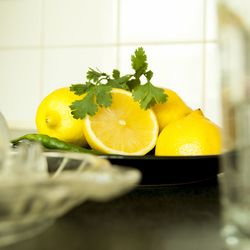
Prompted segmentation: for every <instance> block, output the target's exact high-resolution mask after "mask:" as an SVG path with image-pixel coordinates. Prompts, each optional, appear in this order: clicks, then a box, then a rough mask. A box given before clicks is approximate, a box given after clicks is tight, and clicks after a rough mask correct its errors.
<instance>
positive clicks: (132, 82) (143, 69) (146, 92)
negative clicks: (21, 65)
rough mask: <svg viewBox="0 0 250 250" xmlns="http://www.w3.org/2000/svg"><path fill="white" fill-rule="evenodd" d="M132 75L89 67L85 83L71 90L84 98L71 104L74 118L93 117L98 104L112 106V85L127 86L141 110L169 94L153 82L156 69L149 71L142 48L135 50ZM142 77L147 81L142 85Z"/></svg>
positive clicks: (162, 101)
mask: <svg viewBox="0 0 250 250" xmlns="http://www.w3.org/2000/svg"><path fill="white" fill-rule="evenodd" d="M131 66H132V69H133V70H134V73H133V74H126V75H121V73H120V71H119V70H117V69H114V70H113V72H112V75H109V74H107V73H104V72H101V71H100V70H99V69H93V68H89V70H88V72H87V76H86V78H87V81H86V82H85V84H72V85H71V86H70V90H71V91H72V92H74V93H75V94H76V95H79V96H80V95H83V94H85V95H84V96H83V98H82V99H80V100H77V101H74V102H73V103H72V104H71V105H70V108H71V114H72V115H73V117H74V118H75V119H83V118H84V117H85V116H86V115H90V116H93V115H95V114H96V112H97V111H98V107H109V106H110V105H111V104H112V95H111V91H112V89H113V88H120V89H125V90H128V91H130V92H132V97H133V99H134V100H135V101H137V102H139V104H140V107H141V108H142V109H148V108H151V107H152V106H154V105H155V104H156V103H164V102H166V101H167V95H166V94H165V93H164V90H163V89H162V88H159V87H156V86H154V85H153V84H152V82H151V79H152V77H153V72H152V71H151V70H148V63H147V56H146V54H145V51H144V49H143V48H142V47H139V48H138V49H136V50H135V52H134V54H133V55H132V56H131ZM142 77H143V78H144V79H145V80H146V82H145V83H144V84H142Z"/></svg>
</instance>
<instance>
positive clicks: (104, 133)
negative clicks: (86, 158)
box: [83, 89, 159, 155]
mask: <svg viewBox="0 0 250 250" xmlns="http://www.w3.org/2000/svg"><path fill="white" fill-rule="evenodd" d="M111 94H112V104H111V106H110V107H107V108H99V110H98V112H97V113H96V114H95V115H94V116H86V117H85V119H84V121H83V122H84V134H85V136H86V139H87V142H88V144H89V145H90V146H91V147H92V148H94V149H96V150H98V151H101V152H103V153H108V154H122V155H145V154H146V153H148V152H149V151H150V150H152V149H153V148H154V146H155V144H156V140H157V137H158V131H159V130H158V122H157V118H156V116H155V114H154V112H153V111H152V110H151V109H148V110H143V109H141V108H140V106H139V104H138V102H135V101H134V100H133V98H132V95H131V93H130V92H128V91H125V90H122V89H113V90H112V93H111Z"/></svg>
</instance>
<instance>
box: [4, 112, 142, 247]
mask: <svg viewBox="0 0 250 250" xmlns="http://www.w3.org/2000/svg"><path fill="white" fill-rule="evenodd" d="M9 139H10V137H9V131H8V128H7V124H6V122H5V120H4V117H3V115H2V114H1V113H0V194H1V195H0V247H1V246H5V245H9V244H12V243H15V242H17V241H20V240H23V239H26V238H30V237H33V236H35V235H36V234H38V233H40V232H42V231H44V230H45V229H47V228H48V227H49V226H51V225H52V224H53V223H54V221H55V220H56V219H57V218H58V217H61V216H62V215H64V214H65V213H67V212H68V211H69V210H70V209H72V208H73V207H74V206H76V205H79V204H80V203H82V202H84V201H86V200H95V201H100V202H101V201H102V202H103V201H107V200H110V199H112V198H114V197H117V196H119V195H122V194H124V193H126V192H128V191H130V190H131V189H133V188H135V187H136V185H137V184H138V183H139V182H140V179H141V173H140V172H139V171H138V170H137V169H132V168H126V167H122V166H114V165H111V164H110V162H109V161H107V160H105V159H103V158H101V157H97V156H94V155H88V154H80V153H65V152H43V150H42V148H41V146H40V144H38V143H30V142H27V141H23V142H22V143H21V144H20V145H19V146H18V147H17V148H12V147H11V146H10V141H9Z"/></svg>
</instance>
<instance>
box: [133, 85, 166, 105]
mask: <svg viewBox="0 0 250 250" xmlns="http://www.w3.org/2000/svg"><path fill="white" fill-rule="evenodd" d="M132 96H133V98H134V100H135V101H138V102H139V103H140V107H141V108H142V109H148V108H151V107H152V106H153V105H155V104H156V103H164V102H166V100H167V95H166V94H165V93H164V90H163V89H161V88H158V87H155V86H153V85H152V84H151V83H150V82H147V83H146V84H144V85H138V86H137V87H136V88H135V89H134V90H133V91H132Z"/></svg>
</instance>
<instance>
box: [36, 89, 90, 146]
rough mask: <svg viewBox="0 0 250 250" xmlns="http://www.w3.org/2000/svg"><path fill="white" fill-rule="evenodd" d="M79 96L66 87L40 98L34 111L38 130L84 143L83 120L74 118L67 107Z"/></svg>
mask: <svg viewBox="0 0 250 250" xmlns="http://www.w3.org/2000/svg"><path fill="white" fill-rule="evenodd" d="M81 98H82V96H77V95H75V94H74V93H73V92H72V91H70V89H69V88H67V87H65V88H59V89H56V90H55V91H53V92H51V93H50V94H49V95H48V96H46V97H45V98H44V99H43V100H42V102H41V103H40V105H39V106H38V109H37V112H36V127H37V130H38V132H39V133H41V134H46V135H49V136H51V137H56V138H58V139H60V140H63V141H65V142H69V143H73V144H76V145H80V146H82V145H84V144H86V140H85V137H84V132H83V121H82V120H76V119H74V118H73V116H72V115H71V109H70V107H69V106H70V105H71V104H72V102H74V101H75V100H78V99H81Z"/></svg>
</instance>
